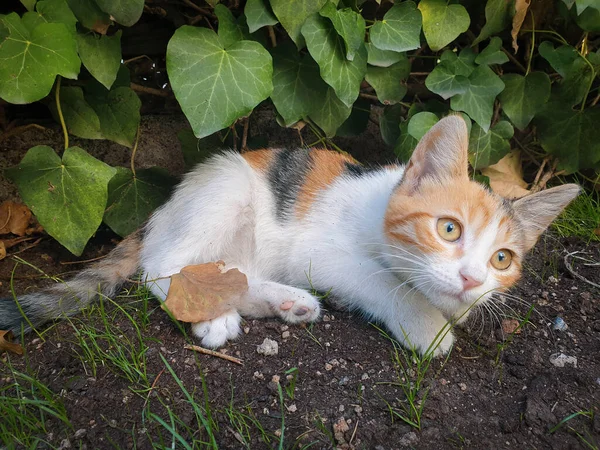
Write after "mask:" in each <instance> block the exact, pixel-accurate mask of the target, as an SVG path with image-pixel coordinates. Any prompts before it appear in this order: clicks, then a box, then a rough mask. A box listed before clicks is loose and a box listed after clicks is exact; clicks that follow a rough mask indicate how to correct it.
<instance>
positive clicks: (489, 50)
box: [475, 36, 508, 66]
mask: <svg viewBox="0 0 600 450" xmlns="http://www.w3.org/2000/svg"><path fill="white" fill-rule="evenodd" d="M501 48H502V39H500V38H499V37H496V36H494V37H493V38H492V39H490V43H489V44H488V46H487V47H486V48H485V49H483V51H482V52H481V53H480V54H479V55H477V58H475V62H476V63H477V64H487V65H488V66H489V65H492V64H504V63H505V62H508V56H506V53H504V52H503V51H502V50H500V49H501Z"/></svg>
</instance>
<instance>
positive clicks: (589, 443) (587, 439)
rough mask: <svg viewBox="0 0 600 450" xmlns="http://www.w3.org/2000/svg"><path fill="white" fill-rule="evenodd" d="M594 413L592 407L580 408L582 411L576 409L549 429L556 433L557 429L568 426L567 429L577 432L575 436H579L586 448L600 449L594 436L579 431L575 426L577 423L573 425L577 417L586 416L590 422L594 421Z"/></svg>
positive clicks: (551, 432)
mask: <svg viewBox="0 0 600 450" xmlns="http://www.w3.org/2000/svg"><path fill="white" fill-rule="evenodd" d="M594 415H595V412H594V410H593V409H592V408H590V409H587V410H580V411H576V412H574V413H573V414H569V415H568V416H567V417H565V418H564V419H563V420H561V421H560V422H558V424H556V425H555V426H554V427H552V428H551V429H550V431H549V433H550V434H553V433H555V432H556V431H558V430H559V429H560V428H562V427H564V426H566V427H567V430H568V431H569V432H571V433H573V434H575V436H577V438H578V439H579V440H580V441H581V443H582V444H583V446H584V447H585V448H588V449H590V450H598V449H599V448H600V447H599V446H598V442H596V441H595V440H594V438H593V437H592V436H590V434H589V433H588V432H587V431H584V432H581V431H578V430H577V429H576V428H575V426H576V425H574V424H573V425H572V422H574V421H575V420H574V419H577V418H586V419H588V420H589V421H590V424H593V423H594Z"/></svg>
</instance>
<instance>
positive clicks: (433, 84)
mask: <svg viewBox="0 0 600 450" xmlns="http://www.w3.org/2000/svg"><path fill="white" fill-rule="evenodd" d="M474 61H475V53H474V52H473V51H472V50H471V49H469V48H466V49H464V50H462V51H461V52H460V55H458V56H457V55H456V53H454V52H452V51H450V50H446V51H445V52H444V53H443V54H442V56H441V58H440V63H439V64H438V65H437V66H435V68H434V69H433V70H432V71H431V73H430V74H429V75H427V78H426V79H425V86H426V87H427V89H429V90H430V91H431V92H433V93H435V94H438V95H439V96H441V97H442V98H443V99H444V100H447V99H449V98H450V97H453V96H454V95H456V94H464V93H465V92H466V91H467V89H468V87H469V78H468V77H469V76H470V75H471V73H473V70H475V67H476V66H475V63H474Z"/></svg>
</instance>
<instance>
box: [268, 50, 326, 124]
mask: <svg viewBox="0 0 600 450" xmlns="http://www.w3.org/2000/svg"><path fill="white" fill-rule="evenodd" d="M326 89H327V85H326V84H325V82H324V81H323V80H322V79H321V76H320V75H319V66H318V65H317V63H316V62H315V61H314V60H313V59H312V58H311V57H310V55H308V54H306V55H304V56H302V55H301V54H300V53H298V51H296V49H295V48H294V44H292V43H290V42H284V43H283V44H280V45H279V46H277V47H276V48H275V49H274V50H273V93H272V94H271V100H273V104H274V105H275V108H277V112H278V113H279V114H280V115H281V117H282V118H283V122H284V125H285V126H286V127H289V126H290V125H293V124H294V123H296V122H298V121H299V120H300V119H302V118H304V117H306V116H307V115H309V113H310V112H311V111H312V110H313V109H315V108H318V106H319V103H320V102H321V100H322V98H321V95H322V94H323V93H324V91H325V90H326Z"/></svg>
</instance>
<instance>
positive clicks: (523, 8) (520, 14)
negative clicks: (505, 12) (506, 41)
mask: <svg viewBox="0 0 600 450" xmlns="http://www.w3.org/2000/svg"><path fill="white" fill-rule="evenodd" d="M530 3H531V0H516V1H515V15H514V16H513V21H512V31H511V32H510V35H511V36H512V39H513V41H512V46H513V49H514V50H515V53H517V50H519V44H517V36H519V31H520V30H521V26H522V25H523V21H524V20H525V16H526V15H527V9H529V4H530Z"/></svg>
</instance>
